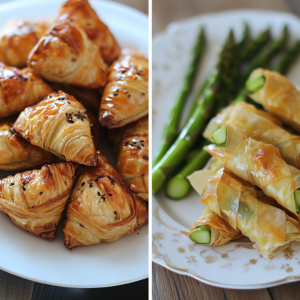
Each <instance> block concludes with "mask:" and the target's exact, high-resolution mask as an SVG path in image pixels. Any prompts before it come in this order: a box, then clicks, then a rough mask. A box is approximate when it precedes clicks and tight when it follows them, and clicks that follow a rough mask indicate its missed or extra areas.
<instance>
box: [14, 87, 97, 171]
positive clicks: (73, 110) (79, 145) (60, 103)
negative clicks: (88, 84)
mask: <svg viewBox="0 0 300 300" xmlns="http://www.w3.org/2000/svg"><path fill="white" fill-rule="evenodd" d="M13 129H14V130H15V131H16V132H17V133H18V134H20V135H21V136H22V137H24V138H25V139H26V140H28V141H29V142H30V143H31V144H33V145H36V146H38V147H40V148H43V149H45V150H46V151H49V152H51V153H53V154H55V155H56V156H58V157H60V158H62V159H65V160H67V161H75V162H78V163H80V164H85V165H88V166H92V165H96V150H95V146H94V143H93V140H92V136H91V128H90V120H89V118H88V116H87V112H86V110H85V108H84V107H83V105H82V104H80V103H79V102H78V101H77V100H76V99H75V98H74V97H73V96H70V95H68V94H66V93H64V92H61V91H60V92H59V93H52V94H50V95H48V96H47V97H46V98H45V99H44V100H43V101H41V102H40V103H39V104H37V105H35V106H32V107H28V108H26V109H25V110H24V111H23V112H22V113H21V114H20V116H19V118H18V119H17V120H16V122H15V123H14V125H13Z"/></svg>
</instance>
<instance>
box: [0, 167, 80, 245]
mask: <svg viewBox="0 0 300 300" xmlns="http://www.w3.org/2000/svg"><path fill="white" fill-rule="evenodd" d="M75 171H76V166H75V165H74V164H72V163H58V164H53V165H44V166H43V167H42V168H41V169H40V170H33V171H27V172H24V173H18V174H16V175H15V176H9V177H7V178H5V179H2V180H0V210H1V211H2V212H4V214H5V215H6V217H7V218H8V219H9V220H11V221H12V222H13V223H14V224H16V225H17V226H19V227H20V228H22V229H24V230H26V231H28V232H30V233H33V234H35V235H37V236H40V237H42V238H45V239H48V240H52V239H53V238H54V237H55V233H56V231H57V225H58V222H59V220H60V219H61V217H62V212H63V210H64V208H65V205H66V203H67V200H68V199H69V197H70V194H71V191H72V187H73V184H74V181H75Z"/></svg>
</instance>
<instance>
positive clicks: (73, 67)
mask: <svg viewBox="0 0 300 300" xmlns="http://www.w3.org/2000/svg"><path fill="white" fill-rule="evenodd" d="M28 66H29V67H31V68H32V69H33V70H34V71H35V72H36V73H38V74H40V75H41V76H42V77H43V78H45V79H46V80H49V81H53V82H60V83H64V84H72V85H76V86H79V87H87V88H92V89H96V88H101V87H103V86H104V85H105V84H106V77H107V66H106V64H105V62H104V61H103V59H102V57H101V54H100V53H99V51H98V49H97V47H96V46H95V45H94V44H93V42H91V41H90V40H89V39H88V37H87V35H86V33H85V32H84V31H83V30H82V29H81V28H80V27H79V26H78V25H77V26H76V25H75V23H73V22H69V21H60V22H58V23H55V24H54V25H53V27H52V28H51V30H50V31H49V32H47V33H46V34H45V35H44V36H43V37H42V38H41V39H40V40H39V42H38V43H37V44H36V46H35V47H34V48H33V49H32V51H31V52H30V54H29V57H28Z"/></svg>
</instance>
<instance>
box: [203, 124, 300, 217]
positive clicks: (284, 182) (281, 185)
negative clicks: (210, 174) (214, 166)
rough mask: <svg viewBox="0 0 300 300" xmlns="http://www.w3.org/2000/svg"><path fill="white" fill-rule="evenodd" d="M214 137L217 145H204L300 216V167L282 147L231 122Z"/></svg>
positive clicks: (218, 157) (241, 175) (244, 177)
mask: <svg viewBox="0 0 300 300" xmlns="http://www.w3.org/2000/svg"><path fill="white" fill-rule="evenodd" d="M211 138H212V141H213V142H214V145H209V146H207V147H205V148H204V149H205V150H206V151H208V152H209V154H211V155H212V156H213V157H215V158H216V159H218V160H219V161H221V162H223V163H224V165H225V168H226V169H228V170H229V171H230V172H232V173H234V174H235V175H236V176H239V177H240V178H242V179H243V180H245V181H248V182H250V183H251V184H253V185H256V186H258V187H259V188H261V189H262V191H263V192H264V193H265V194H266V195H267V196H269V197H272V198H274V199H275V200H276V201H277V202H278V203H279V204H280V205H281V206H283V207H284V208H286V209H287V210H289V211H290V212H292V213H293V214H294V215H295V216H297V217H298V218H299V214H300V190H299V188H300V170H298V169H296V168H295V167H293V166H290V165H288V164H287V163H286V162H285V161H284V160H283V159H282V157H281V156H280V153H279V149H278V148H276V147H274V146H273V145H270V144H265V143H263V142H258V141H256V140H254V139H251V138H247V137H246V136H245V135H244V134H243V133H241V132H240V131H238V130H236V129H234V128H233V127H232V126H230V125H226V126H224V127H221V128H220V129H218V130H216V131H215V132H214V133H213V134H212V137H211Z"/></svg>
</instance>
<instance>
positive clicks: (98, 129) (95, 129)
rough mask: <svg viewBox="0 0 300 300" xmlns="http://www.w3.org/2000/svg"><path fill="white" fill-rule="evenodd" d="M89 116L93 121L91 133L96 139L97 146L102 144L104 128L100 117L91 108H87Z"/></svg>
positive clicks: (94, 139)
mask: <svg viewBox="0 0 300 300" xmlns="http://www.w3.org/2000/svg"><path fill="white" fill-rule="evenodd" d="M87 113H88V117H89V119H90V121H91V133H92V137H93V141H94V145H95V148H99V146H100V138H101V137H102V136H103V135H104V128H103V127H102V126H100V124H99V122H98V118H97V116H96V115H95V114H93V113H92V112H91V111H90V110H87Z"/></svg>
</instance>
